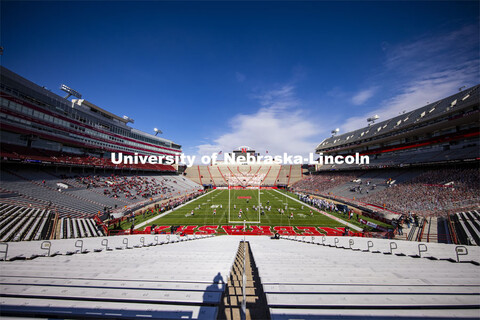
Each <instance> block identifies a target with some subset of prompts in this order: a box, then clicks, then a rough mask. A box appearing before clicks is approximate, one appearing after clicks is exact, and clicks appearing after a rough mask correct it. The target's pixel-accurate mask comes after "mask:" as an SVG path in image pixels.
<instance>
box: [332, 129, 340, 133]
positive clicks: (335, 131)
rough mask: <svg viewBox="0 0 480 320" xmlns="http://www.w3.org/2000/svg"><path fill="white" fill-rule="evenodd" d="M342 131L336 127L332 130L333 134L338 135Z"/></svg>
mask: <svg viewBox="0 0 480 320" xmlns="http://www.w3.org/2000/svg"><path fill="white" fill-rule="evenodd" d="M339 131H340V128H336V129H335V130H332V132H331V133H332V135H336V134H337V133H338V132H339Z"/></svg>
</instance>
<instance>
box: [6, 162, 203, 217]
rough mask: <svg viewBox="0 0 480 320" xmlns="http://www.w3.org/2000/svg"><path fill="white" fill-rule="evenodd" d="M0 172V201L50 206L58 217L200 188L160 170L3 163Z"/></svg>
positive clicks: (81, 215)
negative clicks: (17, 166)
mask: <svg viewBox="0 0 480 320" xmlns="http://www.w3.org/2000/svg"><path fill="white" fill-rule="evenodd" d="M0 175H1V176H0V180H1V182H2V188H1V189H0V192H2V196H1V197H0V203H13V202H19V204H20V203H21V204H22V205H24V206H33V207H37V208H45V207H46V206H49V207H50V208H51V209H52V210H55V212H57V213H58V214H59V216H60V217H71V218H75V217H76V218H84V217H91V216H93V215H95V214H98V213H99V212H103V211H104V209H105V207H107V208H108V207H111V208H117V207H118V208H123V207H125V206H127V207H128V206H133V205H136V204H138V203H141V202H143V201H148V200H150V199H166V198H170V197H175V196H178V195H183V194H185V193H192V192H196V191H198V190H200V189H203V188H202V187H200V186H199V185H198V184H196V183H194V182H192V181H189V180H188V179H187V178H185V177H181V176H175V175H161V174H138V175H136V174H123V175H122V174H120V175H119V174H118V173H117V174H108V173H96V174H93V173H83V174H71V173H70V172H69V171H67V170H62V169H59V170H57V171H54V170H51V169H48V168H46V169H43V170H39V169H38V168H37V169H36V170H35V169H27V168H23V169H21V170H17V169H15V168H11V167H8V168H3V167H2V170H1V171H0ZM129 184H130V187H127V186H128V185H129ZM65 186H66V188H65Z"/></svg>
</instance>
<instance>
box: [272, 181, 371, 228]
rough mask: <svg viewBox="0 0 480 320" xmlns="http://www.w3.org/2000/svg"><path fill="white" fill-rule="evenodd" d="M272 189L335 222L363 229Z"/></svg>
mask: <svg viewBox="0 0 480 320" xmlns="http://www.w3.org/2000/svg"><path fill="white" fill-rule="evenodd" d="M272 190H274V191H276V192H278V193H280V194H281V195H283V196H285V197H289V198H290V199H292V200H295V201H297V202H299V203H301V204H302V205H304V206H307V207H309V208H311V209H314V210H315V211H317V212H320V213H321V214H323V215H324V216H327V217H329V218H330V219H332V220H335V221H337V222H340V223H341V224H344V225H346V226H348V227H350V229H353V230H356V231H362V230H363V229H362V228H360V227H357V226H356V225H354V224H351V223H350V222H347V221H345V220H342V219H340V218H337V217H335V216H333V215H331V214H330V213H327V212H324V211H321V210H319V209H317V208H315V207H313V206H311V205H309V204H307V203H305V202H302V201H300V200H298V199H295V198H293V197H291V196H289V195H288V194H286V193H282V192H280V191H278V190H277V189H272Z"/></svg>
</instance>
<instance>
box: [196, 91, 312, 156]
mask: <svg viewBox="0 0 480 320" xmlns="http://www.w3.org/2000/svg"><path fill="white" fill-rule="evenodd" d="M294 89H295V88H294V87H293V86H290V85H286V86H283V87H281V88H279V89H275V90H271V91H268V92H265V93H263V94H262V95H258V96H256V97H255V98H256V99H257V100H258V101H259V102H260V104H261V105H262V107H261V108H260V109H259V110H258V111H257V112H255V113H252V114H238V115H236V116H234V117H233V118H232V119H231V120H230V122H229V124H230V128H229V131H228V132H226V133H224V134H222V135H220V136H219V137H218V138H216V139H214V140H213V141H214V143H212V144H202V145H199V146H197V149H198V155H199V156H201V155H210V154H211V153H213V152H219V151H220V150H221V151H223V152H231V151H232V150H234V149H236V148H238V147H239V146H244V145H247V146H249V147H251V148H254V149H255V150H256V151H257V152H260V153H261V154H263V155H265V152H266V151H267V150H268V153H269V154H271V155H277V154H278V155H282V154H283V152H287V153H288V154H292V155H296V154H299V155H306V154H308V153H309V152H313V150H314V148H315V146H316V144H317V143H318V131H319V126H318V125H316V124H315V123H314V122H313V121H312V120H311V119H310V118H309V116H308V114H306V113H305V112H304V111H303V110H301V109H300V108H299V105H300V101H299V100H298V99H297V98H296V97H295V94H294Z"/></svg>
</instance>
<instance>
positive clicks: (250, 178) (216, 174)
mask: <svg viewBox="0 0 480 320" xmlns="http://www.w3.org/2000/svg"><path fill="white" fill-rule="evenodd" d="M186 175H187V177H188V178H189V179H191V180H193V181H195V182H196V183H198V184H202V185H211V186H213V187H224V186H227V185H228V182H227V180H228V179H230V180H231V181H230V185H236V186H248V185H250V186H255V185H259V184H261V185H262V186H271V187H273V186H277V185H282V186H286V185H289V184H292V183H294V182H297V181H299V180H301V179H302V178H303V169H302V166H301V165H260V164H256V165H214V166H200V165H195V166H192V167H189V168H187V170H186Z"/></svg>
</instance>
